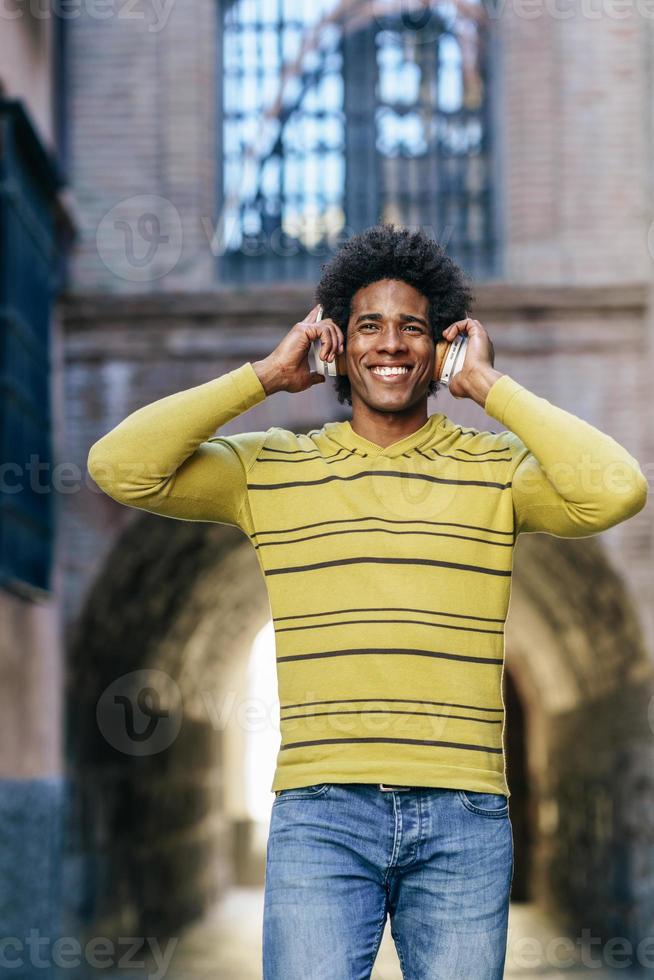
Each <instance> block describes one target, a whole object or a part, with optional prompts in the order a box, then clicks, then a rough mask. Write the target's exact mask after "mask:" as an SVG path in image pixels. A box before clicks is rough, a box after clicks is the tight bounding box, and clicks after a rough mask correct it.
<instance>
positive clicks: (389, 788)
mask: <svg viewBox="0 0 654 980" xmlns="http://www.w3.org/2000/svg"><path fill="white" fill-rule="evenodd" d="M377 785H378V787H379V789H380V790H381V791H382V793H393V792H395V791H396V790H397V792H398V793H406V792H408V791H409V790H410V789H411V787H410V786H387V785H386V784H385V783H377Z"/></svg>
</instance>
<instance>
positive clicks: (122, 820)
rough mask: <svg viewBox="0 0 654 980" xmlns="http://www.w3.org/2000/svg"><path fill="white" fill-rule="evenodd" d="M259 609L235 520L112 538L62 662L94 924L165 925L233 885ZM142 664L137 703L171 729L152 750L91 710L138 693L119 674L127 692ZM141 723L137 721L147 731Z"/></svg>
mask: <svg viewBox="0 0 654 980" xmlns="http://www.w3.org/2000/svg"><path fill="white" fill-rule="evenodd" d="M269 618H270V608H269V603H268V597H267V594H266V590H265V583H264V580H263V576H262V574H261V570H260V568H259V565H258V562H257V559H256V555H255V553H254V550H253V548H252V547H251V545H250V544H249V542H248V541H247V540H246V539H245V538H244V536H243V534H242V532H241V531H240V530H238V529H237V528H233V527H229V526H226V525H213V524H206V523H199V522H186V521H172V520H170V519H165V518H159V517H155V516H153V515H149V514H145V515H143V514H138V515H137V516H136V517H135V519H134V520H132V521H131V522H130V523H129V524H128V526H127V528H126V530H125V531H124V532H123V533H122V534H121V535H120V536H119V538H118V540H117V541H116V542H115V544H114V547H113V548H112V550H111V552H110V554H109V556H108V558H107V560H106V562H105V566H104V569H103V570H102V572H101V574H100V576H99V578H98V579H97V580H96V582H95V583H94V585H93V587H92V589H91V591H90V593H89V595H88V598H87V602H86V604H85V608H84V610H83V612H82V615H81V616H80V617H79V619H78V621H77V625H76V629H75V633H74V637H73V639H72V642H71V646H70V660H69V669H68V690H67V754H68V765H69V769H70V773H71V777H72V779H71V782H72V787H73V803H74V806H73V828H72V831H73V837H74V841H75V846H76V847H78V848H80V849H81V851H82V854H83V855H84V858H85V860H84V862H83V866H84V869H85V874H84V876H83V879H84V881H85V882H86V889H85V890H84V889H83V888H82V889H81V897H80V902H81V905H82V906H83V908H80V910H79V911H80V918H81V919H82V920H83V921H86V922H87V923H89V924H93V926H94V928H97V926H98V924H102V925H103V926H104V928H106V929H107V931H108V933H109V934H112V930H117V929H121V930H125V929H128V930H132V931H133V934H135V935H139V934H140V935H149V934H151V935H162V934H166V930H168V929H175V928H178V927H180V926H181V925H183V924H184V923H186V922H189V921H192V920H193V919H195V918H196V917H197V916H198V915H200V914H201V913H202V912H203V911H204V910H205V909H207V908H208V907H209V906H210V904H211V903H212V902H213V901H214V900H215V899H216V898H217V897H219V896H220V895H221V894H222V893H223V892H224V891H225V889H226V888H227V887H229V885H230V884H231V882H232V880H233V877H234V869H233V867H232V863H233V857H232V855H233V839H232V838H233V824H232V819H233V818H235V817H238V816H239V812H240V806H241V805H242V803H243V800H242V798H241V797H242V794H240V793H239V789H240V788H241V789H242V787H240V786H239V775H240V774H239V765H238V762H239V753H241V746H240V744H239V739H240V738H244V737H245V736H244V731H243V730H242V724H241V721H240V720H238V708H239V702H240V701H241V700H242V698H241V694H242V693H243V692H244V690H245V672H246V669H247V663H248V657H249V653H250V648H251V644H252V640H253V638H254V636H255V635H256V634H257V632H258V631H259V630H260V629H261V627H262V626H264V625H265V623H266V622H267V621H268V620H269ZM143 670H147V671H148V674H147V690H148V691H150V692H154V696H155V697H156V699H157V702H156V705H155V708H156V711H153V710H152V702H151V701H149V702H147V703H145V704H144V705H143V708H144V711H145V712H146V713H147V712H150V714H151V715H154V720H155V722H156V721H159V720H162V719H165V724H168V725H170V724H172V725H173V729H172V730H171V732H170V736H171V739H172V740H171V741H170V744H169V745H168V746H167V747H165V748H164V749H163V750H161V749H160V745H161V744H162V743H161V742H159V743H157V742H156V738H158V737H160V736H159V734H157V735H156V737H155V740H153V742H152V743H151V745H150V746H149V747H148V746H145V747H144V748H142V747H141V746H140V745H139V744H137V743H136V742H135V743H134V744H133V745H132V743H130V742H128V743H127V744H125V742H124V741H121V739H120V736H118V738H117V739H114V738H113V731H114V729H112V728H111V722H110V723H109V729H107V723H106V721H105V722H103V720H102V718H105V719H106V718H107V717H108V716H107V715H106V708H107V698H108V692H111V691H115V690H118V691H119V692H121V693H119V695H118V700H120V699H121V698H122V699H123V701H130V699H131V698H132V695H134V703H135V704H136V700H135V699H136V690H135V688H134V685H133V684H131V683H130V682H131V680H132V679H133V678H135V679H136V682H137V687H139V688H140V687H141V685H142V683H143V680H142V675H137V674H135V672H137V671H143ZM162 679H163V681H164V683H163V685H162V683H161V681H162ZM112 685H113V687H112ZM116 685H118V686H117V687H116ZM125 695H127V697H125ZM113 700H114V701H115V700H116V695H114V697H113ZM98 704H100V706H101V710H102V711H104V714H103V715H102V717H101V716H100V715H99V714H97V711H98ZM123 706H128V705H123ZM119 707H120V706H119ZM110 710H113V709H111V706H110ZM116 710H118V709H116ZM130 710H131V709H130ZM135 716H136V712H135ZM144 719H145V720H146V721H148V718H147V717H146V715H143V716H142V717H140V718H139V720H138V721H137V722H135V723H134V728H135V729H136V728H139V729H140V731H141V732H142V731H144V724H143V721H144ZM123 728H124V725H123ZM161 732H163V738H164V743H163V744H164V745H165V742H166V741H167V740H168V736H167V735H166V730H165V727H164V728H163V729H161ZM241 754H242V753H241ZM226 770H228V771H229V775H226ZM80 884H81V882H80Z"/></svg>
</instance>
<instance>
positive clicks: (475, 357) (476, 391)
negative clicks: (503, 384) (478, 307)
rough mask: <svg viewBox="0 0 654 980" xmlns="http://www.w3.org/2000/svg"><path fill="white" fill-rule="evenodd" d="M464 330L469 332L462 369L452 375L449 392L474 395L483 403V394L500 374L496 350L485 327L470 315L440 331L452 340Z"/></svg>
mask: <svg viewBox="0 0 654 980" xmlns="http://www.w3.org/2000/svg"><path fill="white" fill-rule="evenodd" d="M460 333H465V334H467V336H468V345H467V347H466V355H465V361H464V362H463V367H462V368H461V370H460V371H459V372H458V373H457V374H455V375H454V377H453V378H452V380H451V382H450V384H449V392H450V394H451V395H452V396H453V397H454V398H473V399H474V400H475V401H476V402H478V403H479V404H481V406H482V407H483V404H484V401H485V396H486V394H487V393H488V390H489V388H490V386H491V385H492V384H493V383H494V382H495V381H496V380H497V378H500V377H501V376H502V375H501V372H500V371H495V369H494V367H493V365H494V364H495V350H494V348H493V342H492V340H491V339H490V337H489V336H488V333H487V331H486V328H485V327H484V326H483V325H482V324H481V323H480V322H479V320H473V319H472V318H471V317H466V319H465V320H457V321H456V323H451V324H450V325H449V327H448V328H447V329H446V330H444V331H443V337H444V339H445V340H447V341H452V340H454V339H455V337H456V336H457V335H458V334H460Z"/></svg>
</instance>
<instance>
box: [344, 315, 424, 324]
mask: <svg viewBox="0 0 654 980" xmlns="http://www.w3.org/2000/svg"><path fill="white" fill-rule="evenodd" d="M381 318H382V315H381V313H361V314H360V316H358V317H357V318H356V320H355V321H354V322H355V324H357V323H359V321H360V320H381ZM400 320H417V321H418V323H422V325H423V326H425V327H428V326H429V324H428V323H427V321H426V320H424V319H423V318H422V317H421V316H416V315H415V314H414V313H400Z"/></svg>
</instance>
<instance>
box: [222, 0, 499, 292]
mask: <svg viewBox="0 0 654 980" xmlns="http://www.w3.org/2000/svg"><path fill="white" fill-rule="evenodd" d="M489 33H490V32H489V25H488V23H487V14H486V12H485V8H484V6H483V5H482V4H481V3H477V2H475V0H465V4H464V2H463V0H457V2H441V3H432V4H431V6H429V5H428V4H427V5H426V4H425V3H424V2H418V0H414V2H413V3H412V2H411V0H377V2H374V0H372V2H371V0H340V2H339V0H315V2H314V3H312V4H302V3H301V0H231V2H227V0H224V2H223V4H222V39H221V60H222V64H221V65H220V66H219V68H220V71H219V77H220V80H221V86H222V91H221V99H220V105H221V113H220V127H219V130H220V155H219V160H220V168H219V170H220V178H219V200H220V208H219V214H218V224H217V227H216V235H215V237H214V249H215V251H216V254H217V260H218V274H219V277H220V279H221V280H222V281H226V282H238V281H253V280H256V281H259V282H261V281H276V280H284V281H289V280H295V281H307V280H311V279H314V278H317V276H318V275H319V273H320V267H321V265H322V264H323V263H324V262H325V261H327V259H328V258H329V256H330V254H331V253H332V252H333V251H334V249H335V248H337V247H338V245H339V244H340V243H341V242H342V241H344V240H345V239H346V238H348V237H349V236H350V235H351V234H353V233H355V232H357V231H360V230H361V229H363V228H365V227H368V226H369V225H371V224H374V223H376V222H378V221H393V222H396V223H397V224H403V225H407V226H410V227H422V228H423V229H425V230H426V231H428V232H429V233H430V234H431V235H432V236H433V237H434V238H436V239H437V240H438V241H439V242H440V243H441V244H442V245H443V246H445V247H446V248H447V250H448V252H449V254H450V255H452V257H453V258H454V259H456V261H458V262H460V263H461V265H462V266H463V267H464V268H465V270H466V271H467V272H469V273H471V274H472V275H474V276H477V277H484V276H488V275H493V274H494V273H495V271H496V258H497V236H496V233H495V228H494V212H495V209H494V200H493V177H494V173H495V168H494V166H493V163H492V142H491V135H492V134H491V131H490V130H491V126H490V118H491V114H490V83H489V71H488V68H489V60H490V59H489V57H488V48H489V43H488V40H489Z"/></svg>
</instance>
